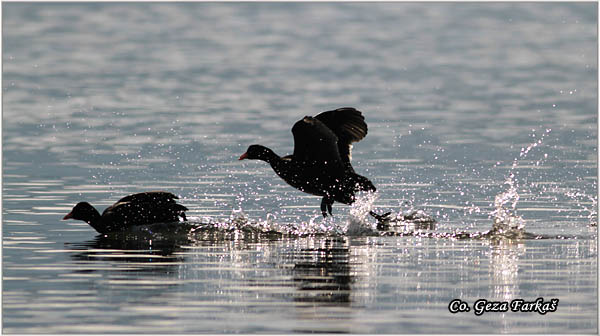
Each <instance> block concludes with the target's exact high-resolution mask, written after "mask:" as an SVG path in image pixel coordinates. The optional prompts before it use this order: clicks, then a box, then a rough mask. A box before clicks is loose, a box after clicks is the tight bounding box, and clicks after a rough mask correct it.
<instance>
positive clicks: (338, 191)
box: [240, 107, 375, 217]
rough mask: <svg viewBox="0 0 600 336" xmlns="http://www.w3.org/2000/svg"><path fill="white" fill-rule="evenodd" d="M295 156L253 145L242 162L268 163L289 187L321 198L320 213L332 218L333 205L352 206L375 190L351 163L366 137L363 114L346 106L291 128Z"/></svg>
mask: <svg viewBox="0 0 600 336" xmlns="http://www.w3.org/2000/svg"><path fill="white" fill-rule="evenodd" d="M292 133H293V135H294V153H293V154H292V155H288V156H284V157H280V156H279V155H277V154H275V153H274V152H273V151H272V150H271V149H269V148H267V147H264V146H261V145H251V146H250V147H248V150H247V151H246V153H244V154H242V156H240V160H244V159H254V160H263V161H266V162H268V163H269V164H270V165H271V167H272V168H273V170H274V171H275V173H277V175H279V177H281V178H282V179H283V180H285V181H286V182H287V183H288V184H289V185H291V186H292V187H294V188H297V189H299V190H301V191H304V192H307V193H309V194H313V195H317V196H322V197H323V200H322V201H321V212H322V213H323V216H324V217H327V212H329V214H330V215H331V206H332V204H333V203H334V202H340V203H344V204H352V203H353V202H354V201H355V195H354V194H355V192H357V191H375V186H374V185H373V183H371V181H369V179H368V178H366V177H364V176H361V175H358V174H356V172H354V169H353V168H352V165H351V164H350V159H351V149H352V143H353V142H357V141H360V140H361V139H363V138H364V137H365V136H366V135H367V124H366V123H365V118H364V117H363V115H362V113H361V112H360V111H358V110H356V109H354V108H352V107H343V108H339V109H337V110H333V111H326V112H323V113H320V114H319V115H317V116H316V117H308V116H307V117H304V118H303V119H301V120H299V121H298V122H296V124H295V125H294V127H292Z"/></svg>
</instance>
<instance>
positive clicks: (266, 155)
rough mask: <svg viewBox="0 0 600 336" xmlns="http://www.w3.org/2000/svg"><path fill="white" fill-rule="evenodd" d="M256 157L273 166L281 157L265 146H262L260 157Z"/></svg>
mask: <svg viewBox="0 0 600 336" xmlns="http://www.w3.org/2000/svg"><path fill="white" fill-rule="evenodd" d="M258 159H259V160H263V161H265V162H267V163H269V164H270V165H271V167H275V166H276V165H278V164H279V163H280V162H281V157H280V156H279V155H277V154H275V152H273V151H272V150H271V149H270V148H267V147H263V152H262V153H260V157H259V158H258Z"/></svg>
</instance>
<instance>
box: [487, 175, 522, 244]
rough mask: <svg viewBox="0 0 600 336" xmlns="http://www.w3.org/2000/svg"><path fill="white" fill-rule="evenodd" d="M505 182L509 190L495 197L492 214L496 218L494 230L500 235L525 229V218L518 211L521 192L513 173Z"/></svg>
mask: <svg viewBox="0 0 600 336" xmlns="http://www.w3.org/2000/svg"><path fill="white" fill-rule="evenodd" d="M504 184H507V185H508V186H509V188H508V190H507V191H505V192H503V193H500V194H498V195H496V197H495V199H494V208H495V209H494V210H493V211H492V212H491V214H490V215H491V216H492V217H493V219H494V223H493V227H492V230H494V231H495V232H497V233H498V234H499V235H510V234H512V233H516V232H522V231H523V230H524V229H525V220H523V218H522V217H521V216H518V215H517V213H516V212H517V203H518V202H519V193H518V191H517V187H516V183H515V180H514V174H513V173H511V174H510V175H509V177H508V178H507V179H506V181H505V182H504Z"/></svg>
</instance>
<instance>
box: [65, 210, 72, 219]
mask: <svg viewBox="0 0 600 336" xmlns="http://www.w3.org/2000/svg"><path fill="white" fill-rule="evenodd" d="M71 218H73V212H72V211H71V212H69V213H68V214H66V215H65V217H63V220H67V219H71Z"/></svg>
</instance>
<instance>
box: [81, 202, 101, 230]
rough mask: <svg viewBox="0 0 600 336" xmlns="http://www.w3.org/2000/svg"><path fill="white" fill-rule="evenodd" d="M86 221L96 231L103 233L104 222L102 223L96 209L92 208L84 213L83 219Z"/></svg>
mask: <svg viewBox="0 0 600 336" xmlns="http://www.w3.org/2000/svg"><path fill="white" fill-rule="evenodd" d="M83 220H84V221H85V222H86V223H88V224H89V225H90V226H91V227H93V228H94V230H96V231H98V233H104V231H105V230H104V224H103V223H102V216H100V213H99V212H98V210H96V209H94V208H92V209H90V211H89V212H88V213H87V214H86V215H85V219H83Z"/></svg>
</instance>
